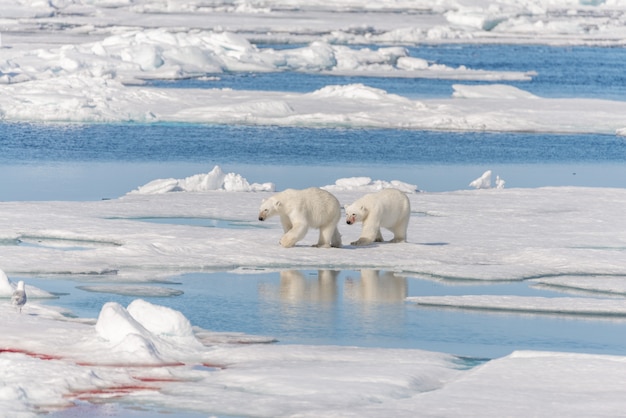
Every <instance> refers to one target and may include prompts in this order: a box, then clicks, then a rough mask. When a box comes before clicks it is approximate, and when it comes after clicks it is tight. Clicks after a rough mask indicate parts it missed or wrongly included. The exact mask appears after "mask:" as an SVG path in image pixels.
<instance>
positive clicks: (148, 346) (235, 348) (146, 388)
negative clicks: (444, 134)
mask: <svg viewBox="0 0 626 418" xmlns="http://www.w3.org/2000/svg"><path fill="white" fill-rule="evenodd" d="M0 10H2V12H1V15H0V120H2V121H3V122H12V121H29V122H30V121H46V122H47V121H55V122H70V121H71V122H87V123H101V122H146V123H153V122H189V123H221V124H224V123H225V124H229V123H233V124H255V125H275V126H305V127H323V126H332V127H375V128H392V129H398V128H401V129H431V130H461V131H463V130H472V131H523V132H549V133H557V132H558V133H561V132H581V133H606V134H611V135H612V134H618V135H624V133H625V132H626V125H625V123H624V119H623V115H624V113H625V112H626V104H625V102H623V101H612V100H598V99H588V98H570V99H551V98H545V97H541V96H540V95H536V94H531V93H529V92H527V91H526V90H524V89H523V88H517V87H512V86H508V85H506V86H505V85H504V84H503V83H505V82H507V81H524V80H532V78H533V77H535V76H536V75H537V73H536V72H535V71H534V70H533V69H532V68H529V69H528V70H527V71H522V72H518V71H515V72H513V71H491V70H489V71H488V70H484V69H481V68H469V67H467V66H465V65H459V66H448V65H441V64H438V63H436V62H431V61H429V60H426V59H424V58H423V57H420V56H414V55H411V52H410V49H409V48H407V47H406V46H407V45H414V44H416V43H422V42H427V43H432V44H438V43H455V42H457V43H488V42H490V43H491V42H493V43H545V44H550V45H596V46H623V45H624V39H626V25H625V24H624V23H625V21H624V20H625V17H624V16H625V14H624V12H625V11H626V6H625V5H624V4H623V3H622V2H620V1H598V2H594V1H591V2H581V1H574V0H554V1H547V0H546V1H521V2H520V1H513V0H500V1H497V2H484V1H479V2H469V1H461V2H458V1H452V0H438V1H435V2H432V1H425V0H420V1H408V0H407V1H382V2H377V3H376V4H371V3H367V4H365V3H363V2H360V1H359V2H357V1H353V0H339V1H338V2H333V3H332V5H331V6H329V5H328V2H322V1H318V0H315V1H309V2H306V3H305V2H301V1H298V0H273V1H270V2H258V1H256V0H243V1H238V2H231V1H219V0H218V1H212V2H200V1H192V0H185V1H177V2H169V1H156V0H155V1H148V0H137V1H126V0H120V1H109V0H102V1H101V0H95V1H81V0H74V1H72V0H59V1H49V2H42V1H38V0H25V1H21V2H15V1H10V0H0ZM276 44H285V45H287V46H292V48H289V47H286V48H282V47H281V48H279V47H273V45H276ZM565 70H567V69H565ZM286 71H290V72H301V73H317V74H325V75H329V76H345V75H359V76H363V77H381V76H382V77H394V78H403V77H404V78H406V77H423V78H440V79H452V80H457V81H458V84H456V85H455V86H454V92H453V93H452V94H451V96H450V97H449V98H443V99H420V100H416V99H412V98H408V97H404V96H402V95H399V94H391V93H389V92H387V91H385V90H382V89H378V88H374V87H371V86H368V85H366V84H364V83H353V84H349V85H335V84H332V83H329V84H328V85H326V86H323V87H321V88H319V89H315V90H314V91H308V92H301V93H287V92H279V91H265V92H258V91H236V90H231V89H200V88H196V89H177V88H167V89H165V88H158V87H150V86H147V85H145V84H143V81H144V80H155V79H168V80H180V79H184V78H197V79H198V80H201V81H206V82H208V83H210V81H211V80H212V79H215V78H216V77H220V75H221V74H224V73H226V72H229V73H233V72H234V73H238V72H242V73H247V72H265V73H267V72H286ZM470 81H480V82H482V83H483V84H484V85H474V84H473V83H471V84H470V83H469V82H470ZM464 83H466V84H464ZM222 175H223V173H213V174H211V173H209V174H206V175H205V174H199V175H198V176H194V177H190V178H184V179H166V180H158V181H156V182H155V183H147V184H146V186H143V187H142V188H140V189H138V190H137V191H135V192H133V193H129V194H128V195H125V196H123V197H121V198H117V199H112V200H106V201H94V202H63V201H41V202H11V201H8V202H7V201H3V202H0V242H2V244H3V245H2V246H0V268H1V269H2V274H1V275H0V297H1V298H2V300H0V324H1V325H0V336H1V337H0V410H1V411H2V413H3V414H5V415H7V416H12V417H31V416H36V415H37V414H40V413H45V412H48V411H55V410H63V409H65V408H68V407H71V406H72V405H74V404H75V403H83V402H102V401H112V402H120V403H125V402H128V403H131V404H132V403H139V404H143V405H156V406H158V407H163V408H166V409H169V410H177V409H182V410H184V411H187V412H192V411H197V412H200V413H203V414H223V415H240V416H241V415H248V416H250V415H251V416H261V417H278V416H295V415H298V416H315V417H320V416H349V415H350V414H352V415H354V416H359V417H363V416H369V417H387V416H397V417H402V416H407V417H409V416H411V417H412V416H414V415H415V411H420V415H422V416H441V415H444V416H480V417H499V416H501V415H502V411H507V413H508V415H510V416H513V417H527V416H531V415H532V416H546V417H552V416H570V417H588V416H597V417H602V416H606V417H613V416H617V415H620V414H623V411H624V410H626V396H624V395H626V392H625V389H624V387H626V385H625V383H626V382H625V381H624V380H625V376H626V360H624V357H622V356H605V355H591V354H571V353H548V352H528V351H521V352H520V351H518V352H514V353H512V354H510V355H508V356H505V357H503V358H498V359H494V360H491V361H488V362H485V363H483V364H480V365H477V363H478V362H477V361H476V360H475V359H464V358H458V357H455V356H453V355H451V354H447V353H436V352H426V351H420V350H399V349H382V348H359V347H335V346H305V345H274V344H251V343H261V342H268V341H271V336H270V337H258V336H248V335H244V334H236V333H235V334H221V333H212V332H211V330H201V329H198V328H197V327H194V324H192V323H191V322H190V321H189V320H188V319H187V318H186V317H184V316H183V315H182V314H181V313H180V312H178V311H175V310H172V309H170V308H166V307H164V306H159V305H154V304H150V303H148V302H146V301H143V300H141V299H137V300H135V301H134V302H132V303H131V304H130V305H128V306H122V305H120V304H117V303H115V302H108V303H105V304H104V305H103V306H102V307H101V311H100V314H99V316H98V318H97V320H93V319H88V318H71V315H70V313H68V312H65V311H63V310H61V309H57V308H54V307H51V306H45V305H42V304H40V303H39V302H38V300H37V298H38V297H52V296H53V295H51V294H50V293H48V292H46V291H45V289H36V288H34V287H33V286H29V284H28V283H26V288H25V290H26V293H27V295H28V301H27V303H26V305H25V306H24V307H23V310H22V313H21V314H20V313H19V312H17V311H16V310H15V309H14V307H13V306H11V303H10V297H11V294H12V292H13V290H14V287H15V283H16V282H17V278H16V277H18V276H19V277H22V276H25V275H31V276H39V275H46V276H54V275H55V274H64V275H85V276H91V275H95V276H98V277H106V278H108V279H109V280H110V281H111V282H114V283H113V284H112V285H113V286H114V285H115V283H117V282H124V281H133V282H142V281H146V282H148V281H154V280H157V279H159V278H165V277H168V276H169V275H171V274H172V272H177V273H181V272H194V271H214V270H228V271H237V272H245V273H249V274H253V273H254V271H255V270H256V269H266V270H283V269H287V268H289V269H292V268H349V269H363V268H376V269H387V270H392V271H398V272H411V273H419V274H421V275H425V276H428V277H432V278H433V279H437V278H454V279H457V280H461V279H465V280H473V281H502V280H504V281H516V280H526V279H533V280H536V281H538V282H540V283H541V285H550V286H553V287H559V288H563V289H565V288H567V289H573V290H575V291H576V292H577V295H580V297H571V296H567V297H556V298H550V299H549V300H547V299H543V298H536V297H531V298H523V297H510V296H507V295H503V296H493V295H491V296H489V295H474V296H466V297H457V296H443V297H437V298H434V297H433V298H420V299H415V300H411V301H410V302H417V303H430V304H432V305H436V306H438V307H441V306H448V307H453V308H456V309H481V310H486V311H489V310H499V311H507V312H513V311H516V312H518V313H519V312H520V311H521V312H523V313H546V314H563V313H565V314H567V315H571V316H576V315H579V316H584V315H591V316H598V317H605V318H606V317H610V318H614V317H618V316H621V315H623V314H624V312H623V306H622V302H623V297H624V295H623V288H624V286H623V280H624V277H626V260H625V259H624V257H623V253H624V249H625V248H626V235H624V232H623V231H625V230H626V225H624V222H625V221H624V217H623V208H624V205H625V204H626V192H625V191H624V190H622V189H609V188H596V189H587V188H572V187H562V188H541V189H516V188H507V189H505V190H502V189H500V188H498V186H499V185H503V182H501V181H499V180H498V179H497V178H496V187H495V188H494V187H491V178H490V176H489V179H487V176H485V177H484V178H483V177H481V178H480V179H477V182H476V186H478V187H477V188H478V190H472V191H458V192H449V193H410V194H409V198H410V199H411V204H412V208H413V211H414V213H413V216H412V219H411V223H410V227H409V233H408V242H407V243H403V244H395V245H392V244H385V243H383V244H377V245H372V246H368V247H364V248H353V247H350V246H346V247H344V248H342V249H329V250H323V249H316V248H311V247H310V246H309V245H310V244H312V243H313V242H314V241H315V240H314V236H313V234H312V233H311V234H310V235H309V236H308V237H307V238H305V240H304V241H303V242H302V244H301V245H299V246H297V247H295V248H292V249H283V248H281V247H280V246H278V244H277V241H278V239H279V237H280V235H281V234H282V231H281V227H280V225H279V223H278V221H277V220H276V221H275V222H272V221H271V222H270V223H269V224H268V225H270V228H263V229H262V228H250V229H246V230H241V229H240V230H238V229H232V228H219V227H218V228H198V227H197V226H194V225H174V224H163V223H160V224H159V223H147V222H141V221H138V220H137V219H139V218H150V217H153V218H167V217H170V218H213V219H232V220H239V221H242V222H248V221H250V220H254V219H256V211H257V209H258V206H259V203H260V201H261V200H262V198H264V197H266V196H268V195H269V193H270V192H271V190H272V189H273V186H272V185H271V184H269V183H263V184H261V185H255V183H249V182H247V180H246V181H245V182H244V180H245V179H243V177H241V176H237V175H236V174H234V175H233V176H231V177H228V175H224V176H223V177H222ZM368 179H369V178H361V179H350V180H347V181H346V180H345V179H344V181H340V182H338V183H335V184H334V185H328V188H329V189H331V190H332V191H333V193H335V194H336V195H337V196H338V198H339V199H340V201H341V203H344V204H345V203H349V202H351V201H353V200H355V198H357V197H359V196H360V195H361V194H362V193H364V192H365V191H369V190H371V189H372V187H374V188H377V187H383V186H387V185H388V184H387V183H382V182H383V181H387V180H381V183H380V184H378V183H376V182H375V181H374V182H372V181H371V179H369V180H368ZM264 180H265V179H264ZM468 180H470V179H468ZM487 180H489V181H487ZM389 184H391V185H393V186H394V187H401V188H403V189H408V190H406V191H417V190H416V189H417V187H413V185H411V184H408V183H404V182H399V183H393V181H389ZM173 191H177V192H178V193H169V192H173ZM129 192H131V191H130V190H129ZM340 232H341V233H342V235H343V236H344V242H349V241H350V239H351V237H355V238H356V237H357V236H358V235H359V232H360V231H359V230H358V229H357V228H354V227H353V228H350V227H349V226H347V225H340ZM5 272H6V274H5ZM133 286H137V285H134V284H133ZM91 290H95V291H103V290H106V289H103V288H102V287H95V288H92V289H91ZM117 290H118V291H122V292H123V291H124V290H127V291H130V292H131V293H133V292H134V293H141V292H147V290H146V289H145V288H142V287H140V286H137V287H133V288H131V289H130V290H129V289H128V288H126V289H125V288H124V286H123V285H121V286H119V287H118V289H117ZM578 291H584V292H583V293H578ZM146 294H147V293H146ZM410 302H409V303H407V306H411V305H412V303H410ZM237 343H245V344H237ZM339 394H340V395H339ZM529 399H531V400H532V401H529Z"/></svg>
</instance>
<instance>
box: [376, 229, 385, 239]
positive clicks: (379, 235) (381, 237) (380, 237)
mask: <svg viewBox="0 0 626 418" xmlns="http://www.w3.org/2000/svg"><path fill="white" fill-rule="evenodd" d="M374 241H375V242H385V240H384V239H383V234H381V232H380V228H378V233H377V234H376V239H375V240H374Z"/></svg>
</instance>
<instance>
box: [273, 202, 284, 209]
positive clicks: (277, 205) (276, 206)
mask: <svg viewBox="0 0 626 418" xmlns="http://www.w3.org/2000/svg"><path fill="white" fill-rule="evenodd" d="M280 205H282V203H280V200H277V201H276V202H274V207H275V208H278V207H280Z"/></svg>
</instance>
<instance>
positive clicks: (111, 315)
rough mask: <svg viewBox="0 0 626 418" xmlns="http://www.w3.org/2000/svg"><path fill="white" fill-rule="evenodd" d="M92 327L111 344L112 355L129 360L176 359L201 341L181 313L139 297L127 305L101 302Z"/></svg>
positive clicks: (165, 361)
mask: <svg viewBox="0 0 626 418" xmlns="http://www.w3.org/2000/svg"><path fill="white" fill-rule="evenodd" d="M95 330H96V333H97V335H98V337H100V339H101V340H103V341H104V342H105V343H108V344H110V345H111V346H110V347H109V349H110V351H111V354H112V355H113V356H112V357H113V358H115V359H116V360H117V361H118V362H122V363H123V362H129V364H167V363H172V362H176V361H177V360H176V359H177V358H178V357H179V355H180V353H181V352H183V351H185V349H193V348H198V347H200V346H201V345H202V344H201V343H200V342H199V341H198V340H197V339H196V338H195V336H194V333H193V329H192V326H191V323H190V322H189V320H188V319H187V318H186V317H185V316H184V315H183V314H182V313H180V312H178V311H175V310H173V309H171V308H167V307H164V306H159V305H153V304H151V303H149V302H146V301H144V300H141V299H136V300H135V301H133V302H132V303H131V304H130V305H128V308H124V307H123V306H121V305H120V304H119V303H117V302H107V303H106V304H104V306H103V307H102V310H101V311H100V315H99V316H98V321H97V322H96V325H95Z"/></svg>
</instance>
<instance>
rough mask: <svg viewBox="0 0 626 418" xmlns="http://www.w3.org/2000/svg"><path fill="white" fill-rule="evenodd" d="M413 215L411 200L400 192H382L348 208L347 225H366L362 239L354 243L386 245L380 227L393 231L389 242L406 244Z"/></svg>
mask: <svg viewBox="0 0 626 418" xmlns="http://www.w3.org/2000/svg"><path fill="white" fill-rule="evenodd" d="M410 216H411V204H410V202H409V198H408V197H407V196H406V194H404V193H402V192H401V191H399V190H397V189H383V190H381V191H379V192H376V193H369V194H366V195H365V196H363V197H361V198H360V199H358V200H357V201H355V202H354V203H352V204H351V205H348V206H346V223H347V224H348V225H352V224H355V223H357V222H363V229H362V230H361V236H360V237H359V239H358V240H356V241H354V242H352V243H351V244H352V245H367V244H371V243H372V242H383V236H382V234H381V233H380V228H381V227H382V228H385V229H388V230H390V231H391V232H393V239H392V240H391V241H390V242H405V241H406V231H407V228H408V226H409V217H410Z"/></svg>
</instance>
